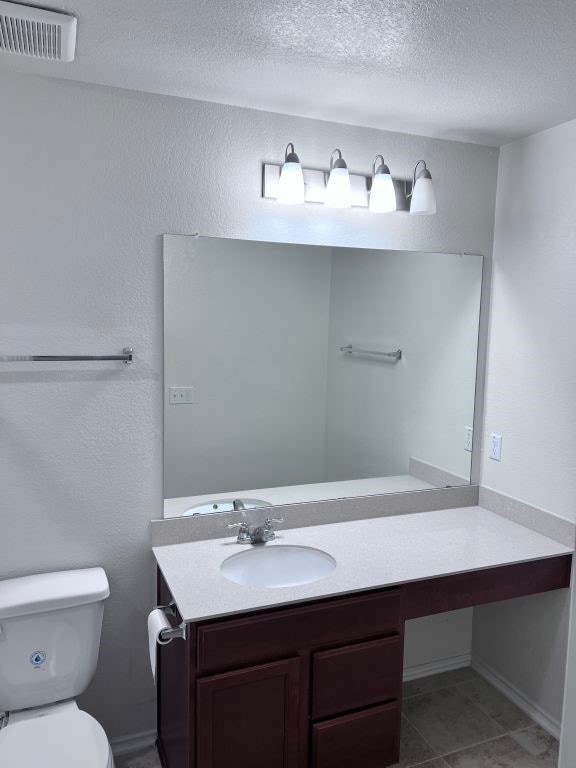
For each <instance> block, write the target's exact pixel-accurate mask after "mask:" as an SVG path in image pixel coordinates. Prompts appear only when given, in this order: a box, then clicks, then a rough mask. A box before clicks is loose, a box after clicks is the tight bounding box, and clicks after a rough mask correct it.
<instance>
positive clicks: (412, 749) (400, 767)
mask: <svg viewBox="0 0 576 768" xmlns="http://www.w3.org/2000/svg"><path fill="white" fill-rule="evenodd" d="M433 757H436V753H435V752H434V751H433V750H432V748H431V747H430V745H429V744H427V743H426V742H425V741H424V739H423V738H422V736H420V734H419V733H418V731H417V730H416V729H415V728H414V727H413V726H412V725H410V723H409V722H408V720H406V718H405V717H402V731H401V735H400V762H399V763H396V765H395V766H394V768H409V766H415V765H417V766H420V765H421V764H422V763H424V764H425V765H426V766H427V768H428V766H429V763H427V762H426V761H429V760H430V759H431V758H433ZM432 768H436V766H432Z"/></svg>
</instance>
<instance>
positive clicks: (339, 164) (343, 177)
mask: <svg viewBox="0 0 576 768" xmlns="http://www.w3.org/2000/svg"><path fill="white" fill-rule="evenodd" d="M335 153H338V158H337V159H336V160H335V159H334V155H335ZM324 205H326V206H327V207H328V208H350V206H351V205H352V190H351V187H350V174H349V173H348V166H347V165H346V163H345V162H344V160H343V159H342V152H340V150H339V149H335V150H334V152H332V156H331V158H330V175H329V176H328V183H327V184H326V197H325V198H324Z"/></svg>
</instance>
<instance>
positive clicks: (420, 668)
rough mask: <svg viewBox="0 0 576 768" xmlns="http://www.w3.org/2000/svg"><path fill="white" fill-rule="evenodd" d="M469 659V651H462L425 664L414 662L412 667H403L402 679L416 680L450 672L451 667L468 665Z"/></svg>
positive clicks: (458, 667) (460, 667)
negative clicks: (457, 654) (456, 654)
mask: <svg viewBox="0 0 576 768" xmlns="http://www.w3.org/2000/svg"><path fill="white" fill-rule="evenodd" d="M471 661H472V657H471V655H470V654H469V653H462V654H460V655H459V656H450V657H449V658H447V659H438V660H436V661H428V662H427V663H426V664H416V665H415V666H413V667H405V668H404V674H403V679H404V681H407V680H418V679H419V678H421V677H430V675H438V674H440V672H451V671H452V670H453V669H462V667H469V666H470V663H471Z"/></svg>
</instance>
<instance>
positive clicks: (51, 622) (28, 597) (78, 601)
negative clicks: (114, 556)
mask: <svg viewBox="0 0 576 768" xmlns="http://www.w3.org/2000/svg"><path fill="white" fill-rule="evenodd" d="M109 594H110V589H109V586H108V580H107V578H106V574H105V573H104V571H103V570H102V568H85V569H82V570H74V571H60V572H58V573H44V574H40V575H37V576H24V577H22V578H18V579H7V580H5V581H0V766H2V768H39V767H40V766H42V768H114V760H113V758H112V750H111V749H110V744H109V742H108V739H107V737H106V734H105V732H104V729H103V728H102V726H101V725H100V723H98V722H97V721H96V720H95V719H94V718H93V717H91V715H89V714H88V713H87V712H83V711H82V710H81V709H79V708H78V705H77V704H76V701H75V697H76V696H78V695H79V694H80V693H82V692H83V691H84V690H85V689H86V688H87V686H88V684H89V683H90V681H91V680H92V677H93V675H94V672H95V670H96V664H97V661H98V650H99V646H100V631H101V628H102V616H103V613H104V601H105V600H106V598H107V597H108V596H109Z"/></svg>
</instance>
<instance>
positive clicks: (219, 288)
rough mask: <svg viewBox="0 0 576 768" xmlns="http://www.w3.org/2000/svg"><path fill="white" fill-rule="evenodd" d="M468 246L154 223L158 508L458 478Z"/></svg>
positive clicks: (169, 510) (464, 422) (468, 321)
mask: <svg viewBox="0 0 576 768" xmlns="http://www.w3.org/2000/svg"><path fill="white" fill-rule="evenodd" d="M481 284H482V258H481V257H480V256H469V255H456V254H439V253H415V252H409V251H384V250H359V249H353V248H327V247H318V246H306V245H287V244H278V243H265V242H248V241H241V240H224V239H218V238H204V237H202V238H198V237H194V236H181V235H166V236H165V238H164V360H165V399H164V403H165V406H164V496H165V505H164V514H165V516H166V517H175V516H180V515H195V514H206V513H218V512H229V511H231V510H233V509H235V508H236V509H242V508H243V507H246V508H253V507H258V506H271V505H276V504H291V503H298V502H304V501H318V500H322V499H334V498H344V497H353V496H367V495H372V494H383V493H394V492H399V491H409V490H421V489H427V488H434V487H439V486H448V485H462V484H468V483H469V482H470V465H471V453H470V450H469V448H470V445H469V444H467V432H466V430H467V428H470V429H471V427H472V424H473V420H474V397H475V382H476V357H477V346H478V326H479V313H480V293H481Z"/></svg>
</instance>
